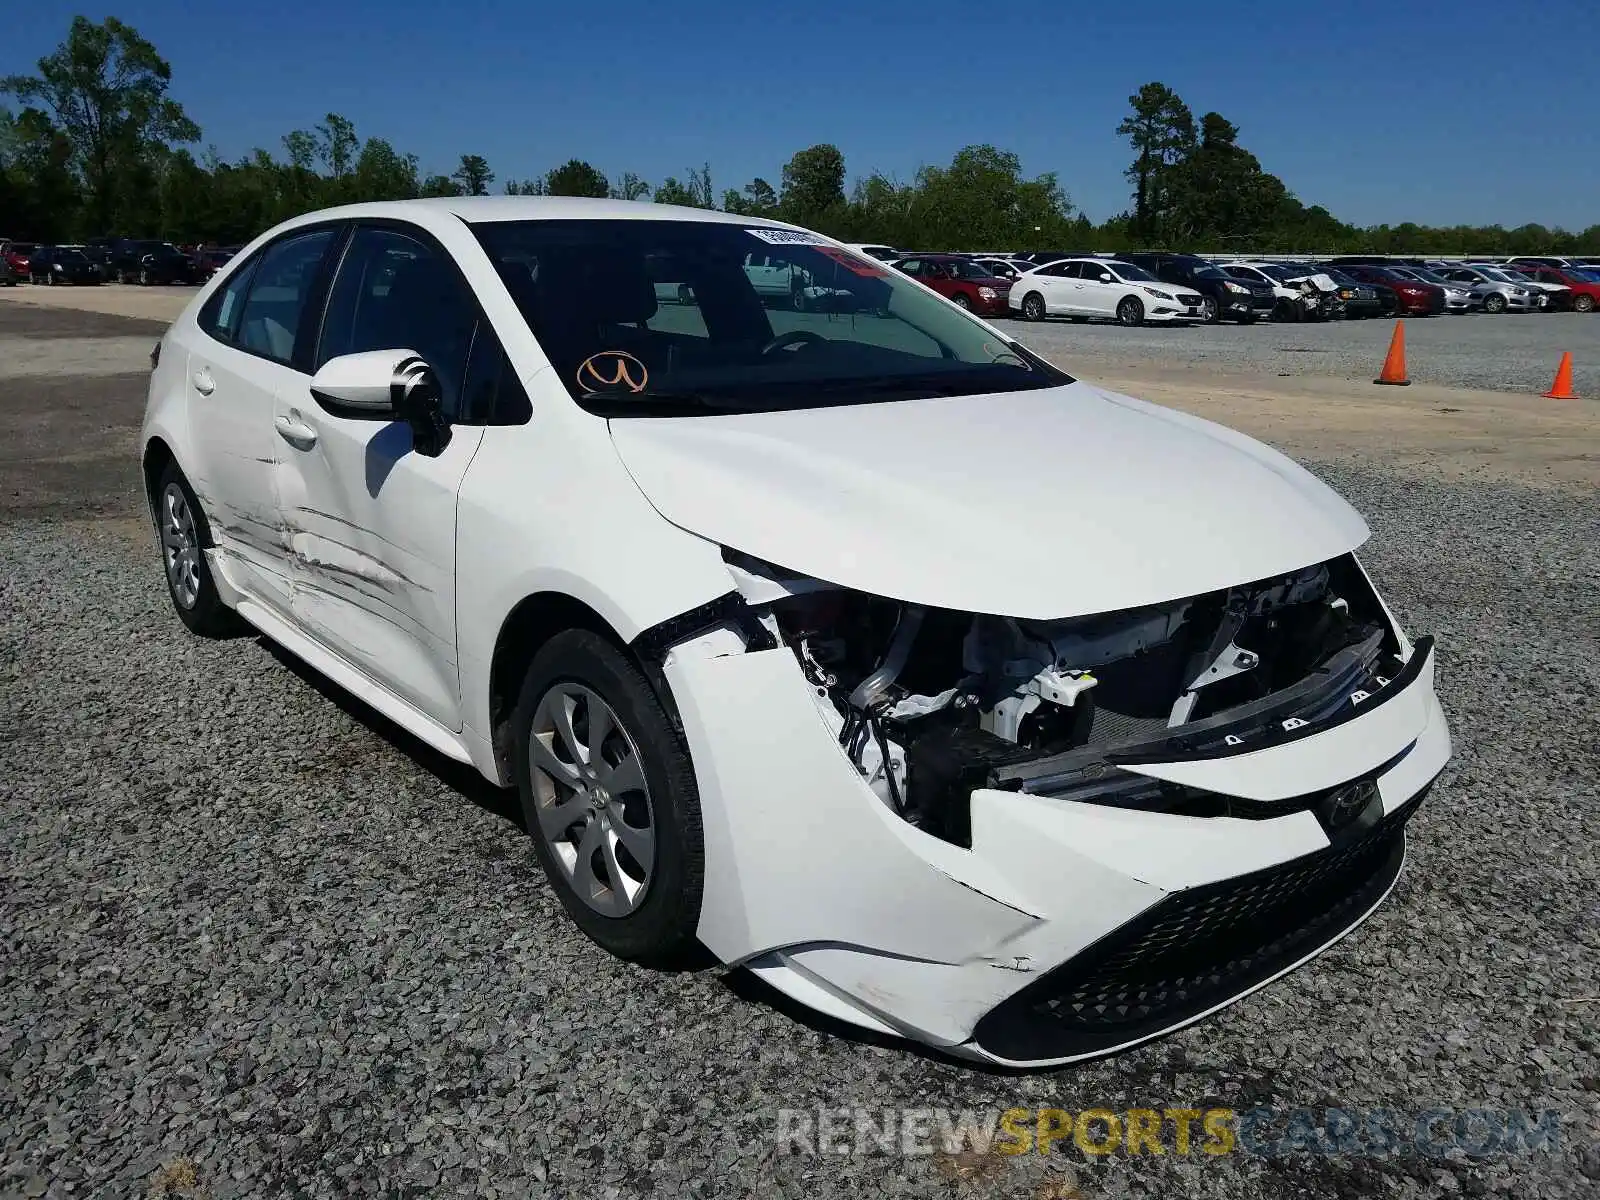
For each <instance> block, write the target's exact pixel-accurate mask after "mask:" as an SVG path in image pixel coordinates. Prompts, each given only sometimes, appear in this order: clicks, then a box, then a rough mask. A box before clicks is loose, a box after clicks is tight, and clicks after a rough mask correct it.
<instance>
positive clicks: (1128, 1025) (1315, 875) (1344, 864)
mask: <svg viewBox="0 0 1600 1200" xmlns="http://www.w3.org/2000/svg"><path fill="white" fill-rule="evenodd" d="M1426 791H1427V789H1424V790H1423V791H1422V792H1419V793H1418V794H1417V795H1416V796H1414V797H1412V798H1411V799H1410V800H1408V801H1407V802H1406V803H1405V804H1404V805H1402V806H1401V807H1400V808H1398V809H1396V810H1395V811H1394V812H1393V813H1390V814H1389V815H1388V816H1387V817H1385V818H1384V819H1383V820H1382V821H1380V822H1378V823H1377V824H1376V825H1372V826H1370V827H1369V828H1367V829H1366V830H1365V831H1362V832H1360V833H1357V834H1355V835H1353V836H1351V837H1349V838H1348V839H1345V840H1342V841H1340V842H1339V843H1337V844H1335V845H1332V846H1329V847H1327V848H1326V849H1323V850H1319V851H1316V852H1315V853H1312V854H1307V855H1304V856H1303V857H1301V858H1297V859H1292V860H1291V861H1289V862H1286V863H1280V864H1279V865H1277V866H1275V867H1269V868H1267V869H1266V870H1262V871H1256V872H1253V873H1251V874H1249V875H1241V876H1238V877H1236V878H1233V879H1225V880H1222V881H1221V882H1219V883H1213V884H1207V885H1205V886H1203V887H1197V888H1191V889H1189V890H1188V891H1184V892H1178V893H1176V894H1174V895H1172V896H1169V897H1168V898H1167V899H1165V900H1163V901H1161V902H1160V903H1159V904H1156V905H1154V906H1152V907H1151V908H1149V909H1147V910H1146V911H1145V912H1143V913H1141V914H1140V915H1139V916H1138V917H1136V918H1134V919H1133V920H1132V921H1130V922H1129V923H1128V924H1126V925H1124V926H1122V927H1121V928H1120V929H1117V930H1116V931H1115V932H1113V933H1111V934H1109V935H1107V936H1106V937H1104V938H1102V939H1101V940H1100V941H1099V942H1097V943H1095V944H1094V945H1093V946H1091V947H1089V948H1088V949H1087V950H1085V951H1083V952H1082V953H1081V954H1079V955H1077V956H1076V957H1074V958H1073V959H1071V960H1070V961H1069V962H1067V963H1065V964H1064V965H1062V966H1060V967H1058V968H1056V969H1055V970H1054V971H1051V972H1050V973H1049V974H1047V975H1045V976H1044V977H1043V978H1041V979H1039V980H1038V981H1036V982H1035V983H1032V984H1029V985H1028V986H1027V987H1026V988H1024V989H1023V990H1022V991H1020V992H1018V993H1017V994H1016V995H1014V996H1012V997H1011V998H1010V999H1008V1000H1006V1001H1004V1002H1003V1003H1001V1004H1000V1005H999V1006H997V1007H996V1008H994V1009H993V1010H991V1011H990V1012H989V1013H988V1014H987V1015H986V1016H985V1017H984V1018H983V1019H982V1020H981V1021H979V1022H978V1027H977V1029H976V1030H974V1032H973V1040H974V1041H975V1042H977V1044H978V1045H979V1046H981V1047H983V1049H985V1050H987V1051H989V1052H990V1053H992V1054H996V1055H998V1056H1000V1057H1002V1058H1007V1059H1013V1060H1016V1061H1031V1060H1036V1059H1042V1058H1067V1057H1071V1056H1075V1055H1082V1054H1094V1053H1096V1052H1099V1051H1105V1050H1109V1049H1112V1048H1114V1047H1117V1046H1121V1045H1125V1044H1127V1043H1130V1042H1134V1041H1139V1040H1141V1039H1143V1038H1146V1037H1150V1036H1152V1035H1154V1034H1157V1033H1160V1032H1161V1031H1162V1030H1164V1029H1169V1028H1171V1027H1172V1026H1174V1025H1177V1024H1180V1023H1182V1022H1183V1021H1185V1020H1186V1019H1189V1018H1192V1017H1195V1016H1198V1015H1199V1014H1201V1013H1204V1012H1206V1011H1208V1010H1210V1009H1212V1008H1215V1007H1217V1006H1218V1005H1221V1004H1223V1003H1226V1002H1227V1001H1228V1000H1231V999H1233V998H1235V997H1237V996H1238V995H1239V994H1240V993H1241V992H1244V991H1247V990H1248V989H1249V988H1251V987H1253V986H1255V985H1256V984H1259V983H1261V982H1262V981H1263V980H1266V979H1269V978H1271V977H1272V976H1273V975H1275V974H1277V973H1278V972H1279V971H1282V970H1283V969H1284V968H1286V967H1288V966H1289V965H1290V964H1292V963H1294V962H1296V961H1297V960H1299V959H1301V958H1303V957H1305V956H1306V955H1307V954H1309V953H1311V952H1312V951H1313V950H1315V949H1316V948H1317V947H1319V946H1322V945H1324V944H1326V943H1327V942H1329V941H1331V940H1332V939H1333V938H1335V937H1336V936H1338V935H1339V934H1340V933H1342V932H1343V931H1344V930H1346V929H1348V928H1349V927H1350V926H1351V925H1353V924H1354V923H1355V922H1356V921H1358V920H1359V919H1360V918H1361V916H1362V914H1364V913H1365V912H1367V911H1368V910H1369V909H1370V908H1371V907H1372V906H1373V905H1374V904H1376V903H1377V901H1378V898H1379V897H1381V896H1382V895H1383V893H1384V892H1385V891H1386V890H1387V889H1388V888H1389V886H1390V885H1391V884H1392V883H1393V882H1394V880H1395V877H1396V876H1397V875H1399V873H1400V865H1401V862H1402V861H1403V859H1404V856H1405V823H1406V821H1407V820H1409V819H1410V817H1411V814H1412V813H1414V812H1415V811H1416V809H1417V806H1418V805H1420V804H1421V803H1422V799H1423V796H1424V795H1425V794H1426Z"/></svg>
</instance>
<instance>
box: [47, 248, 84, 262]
mask: <svg viewBox="0 0 1600 1200" xmlns="http://www.w3.org/2000/svg"><path fill="white" fill-rule="evenodd" d="M54 257H55V258H56V259H57V260H58V261H60V262H85V261H87V260H86V259H85V258H84V255H83V251H82V250H78V249H76V248H69V247H65V246H63V247H61V248H59V249H57V250H56V251H55V252H54Z"/></svg>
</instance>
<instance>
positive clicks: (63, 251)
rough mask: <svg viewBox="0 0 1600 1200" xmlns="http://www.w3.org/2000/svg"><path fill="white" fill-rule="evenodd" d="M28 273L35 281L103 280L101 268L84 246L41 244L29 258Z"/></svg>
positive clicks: (93, 281) (84, 281) (90, 281)
mask: <svg viewBox="0 0 1600 1200" xmlns="http://www.w3.org/2000/svg"><path fill="white" fill-rule="evenodd" d="M28 274H29V277H30V278H31V279H32V281H33V282H34V283H42V284H94V283H99V282H101V275H100V268H99V267H98V266H97V265H96V264H95V263H93V262H92V261H90V259H89V256H88V255H87V254H85V253H84V252H83V247H82V246H40V247H38V248H37V249H35V250H34V252H33V254H32V255H31V256H30V258H29V260H28Z"/></svg>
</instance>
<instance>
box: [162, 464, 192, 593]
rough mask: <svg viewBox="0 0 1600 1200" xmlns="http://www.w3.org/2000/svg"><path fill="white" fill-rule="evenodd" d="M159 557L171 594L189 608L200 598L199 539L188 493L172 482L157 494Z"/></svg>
mask: <svg viewBox="0 0 1600 1200" xmlns="http://www.w3.org/2000/svg"><path fill="white" fill-rule="evenodd" d="M161 557H162V561H163V562H164V563H165V564H166V568H167V582H168V583H169V584H171V585H172V595H173V598H174V599H176V600H177V602H178V604H179V605H180V606H181V607H183V608H193V607H194V605H195V601H196V600H198V599H199V598H200V539H199V537H198V536H197V535H196V533H195V527H194V513H192V512H191V511H190V510H189V500H188V497H186V496H185V495H184V494H183V489H182V488H181V487H179V486H178V485H177V484H176V483H169V484H168V485H167V487H166V490H165V491H164V492H162V494H161Z"/></svg>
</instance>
